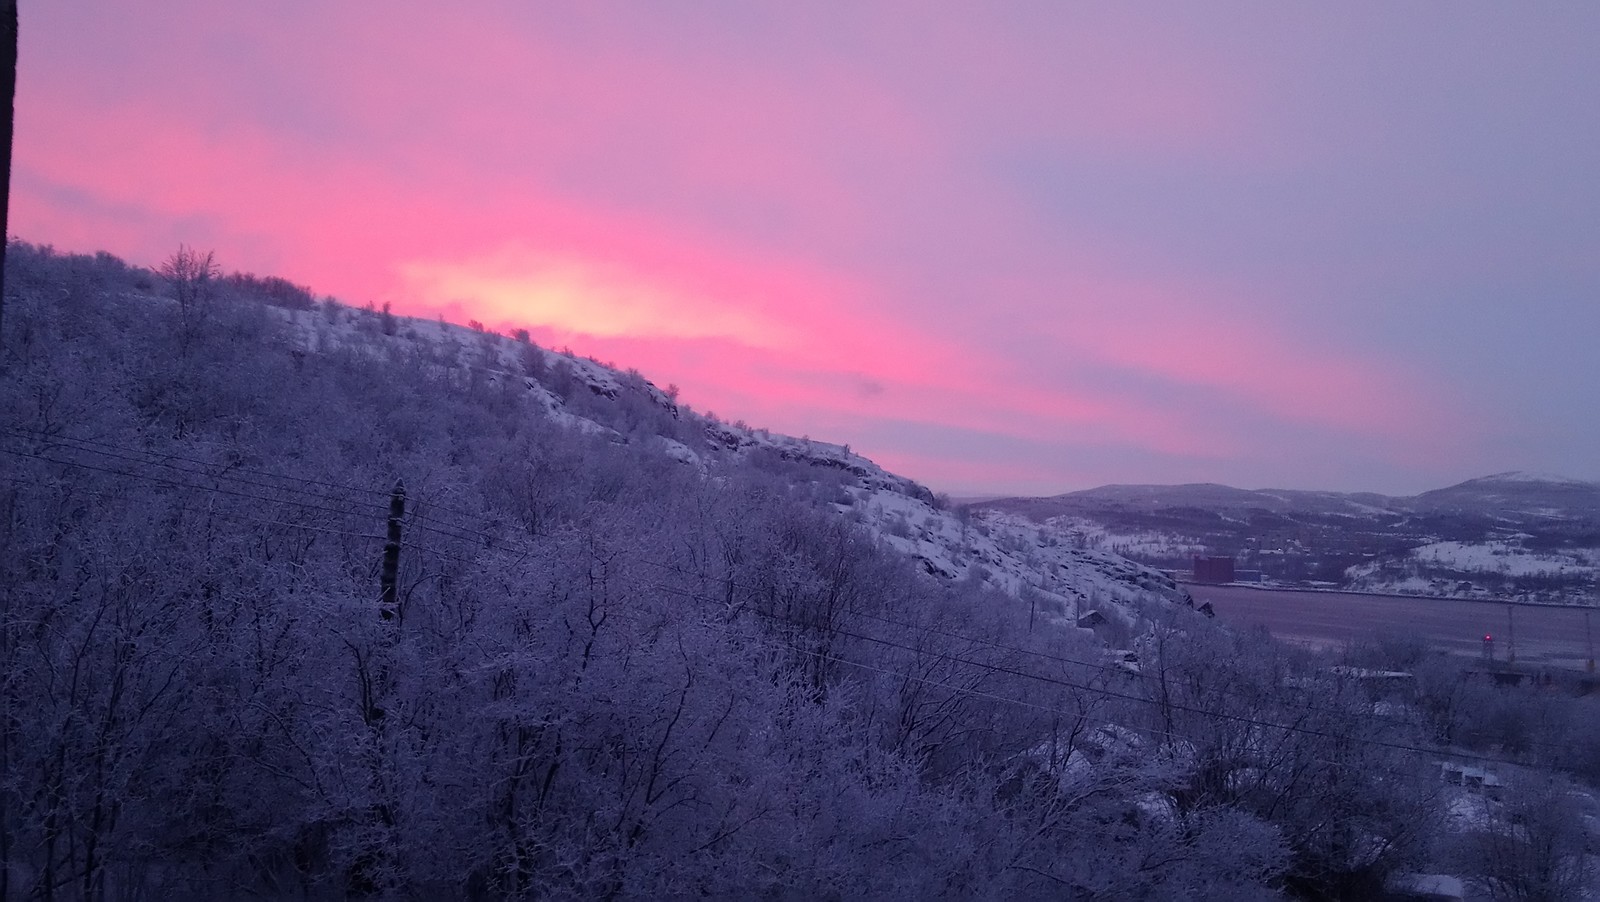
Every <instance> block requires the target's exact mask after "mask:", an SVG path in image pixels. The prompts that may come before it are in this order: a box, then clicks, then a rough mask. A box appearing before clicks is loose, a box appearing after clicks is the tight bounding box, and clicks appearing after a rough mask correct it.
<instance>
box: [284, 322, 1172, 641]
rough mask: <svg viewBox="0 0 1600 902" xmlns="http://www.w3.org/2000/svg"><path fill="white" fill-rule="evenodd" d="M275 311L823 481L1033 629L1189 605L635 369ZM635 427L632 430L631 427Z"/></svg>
mask: <svg viewBox="0 0 1600 902" xmlns="http://www.w3.org/2000/svg"><path fill="white" fill-rule="evenodd" d="M281 312H282V315H284V316H285V317H286V318H287V319H288V320H289V321H290V322H291V323H293V324H294V325H295V327H296V328H297V330H298V331H299V333H300V335H301V336H302V341H303V342H304V344H305V347H306V348H307V350H308V351H311V350H323V349H328V348H333V347H339V348H346V349H359V348H361V347H363V346H366V347H374V346H376V344H381V343H388V344H390V345H402V346H410V347H411V348H413V349H414V350H415V352H416V353H418V354H420V355H422V356H423V357H425V358H426V359H428V360H430V361H432V362H433V363H434V364H435V365H437V366H439V367H444V368H454V369H457V370H459V371H461V372H464V373H469V374H472V376H473V377H475V378H482V379H484V380H487V381H488V382H490V383H494V384H501V385H512V386H516V387H518V388H520V389H522V390H525V391H527V392H529V393H531V394H532V395H533V396H534V397H535V398H537V399H538V400H539V402H540V403H542V404H543V405H544V407H545V409H546V410H547V411H548V412H549V414H550V416H551V417H552V418H553V419H554V420H555V421H557V422H560V423H563V424H565V425H567V426H569V427H571V428H575V429H579V430H582V431H585V432H590V433H595V434H601V435H605V436H608V437H609V438H611V439H612V440H613V441H615V442H619V443H628V442H647V443H650V444H653V445H655V446H658V447H659V449H660V450H661V451H662V452H663V453H665V454H667V455H668V456H670V457H673V458H674V459H676V460H678V461H680V462H681V463H683V464H684V465H686V466H692V467H696V468H698V469H700V470H701V471H702V472H705V473H707V474H711V473H714V472H715V471H716V470H717V469H718V465H719V463H720V464H725V463H729V462H734V461H744V460H748V459H750V458H751V457H754V456H765V457H766V458H768V459H771V460H774V461H781V462H783V463H784V464H786V465H789V466H792V467H795V468H799V470H800V471H805V470H812V471H818V472H821V473H825V474H828V475H829V476H830V478H833V479H836V480H838V481H839V483H840V487H839V488H840V490H839V492H838V493H837V494H836V496H835V497H834V499H833V502H832V507H833V508H834V509H835V510H837V511H838V512H839V513H840V514H842V515H844V516H847V517H849V518H851V519H852V520H854V521H855V522H857V523H859V524H861V525H863V526H865V527H867V528H869V529H871V530H872V531H873V532H874V533H876V534H877V536H878V537H879V538H880V540H881V541H882V542H883V543H884V544H885V545H887V546H888V547H890V548H892V549H894V550H896V551H898V552H901V553H903V554H905V555H907V556H909V557H911V558H913V559H914V560H916V561H917V562H918V564H919V565H920V567H921V569H922V570H924V571H925V572H927V573H928V574H930V575H932V576H935V577H937V578H940V579H944V580H975V581H978V582H981V583H984V584H986V585H988V586H989V587H990V588H993V589H996V590H998V591H1000V592H1002V593H1003V594H1005V595H1008V596H1011V597H1012V598H1015V599H1017V600H1018V601H1019V603H1020V602H1025V603H1027V604H1028V605H1029V606H1030V609H1032V610H1034V611H1035V612H1036V614H1037V616H1038V617H1040V618H1042V619H1044V620H1046V621H1050V622H1055V623H1058V624H1060V625H1062V626H1066V627H1075V626H1076V624H1077V621H1078V619H1079V618H1083V617H1087V616H1088V615H1089V614H1090V612H1092V611H1099V612H1100V613H1101V615H1102V616H1104V617H1105V618H1107V619H1108V620H1109V621H1111V622H1114V623H1117V624H1120V625H1121V626H1122V627H1123V628H1125V629H1133V628H1136V627H1137V625H1138V624H1139V622H1140V621H1141V620H1142V619H1147V618H1148V617H1149V616H1150V615H1151V614H1152V613H1153V612H1155V611H1156V610H1159V609H1160V608H1161V607H1163V606H1165V605H1178V606H1182V607H1192V606H1193V604H1194V602H1193V599H1192V598H1190V596H1189V594H1188V593H1187V592H1186V591H1184V590H1183V589H1182V588H1181V587H1180V586H1178V585H1177V584H1176V583H1175V582H1174V581H1173V580H1172V579H1171V578H1170V577H1169V576H1167V575H1165V574H1163V573H1161V572H1160V571H1158V570H1156V569H1153V568H1151V567H1148V566H1145V565H1143V564H1138V563H1135V562H1133V561H1131V560H1129V559H1127V558H1125V557H1122V556H1120V555H1118V554H1115V553H1112V552H1109V551H1102V550H1089V549H1085V548H1081V547H1076V546H1075V545H1074V543H1070V542H1063V541H1062V540H1061V537H1060V536H1059V535H1058V531H1057V530H1056V529H1055V528H1054V527H1052V526H1048V525H1046V526H1041V525H1039V524H1036V523H1034V522H1032V521H1030V520H1029V519H1028V518H1026V517H1023V516H1018V515H1015V514H1011V513H1007V512H1005V511H1002V510H994V509H978V510H968V509H964V508H960V507H954V506H951V505H948V504H944V503H941V500H940V499H939V498H937V497H936V496H935V494H934V493H933V492H932V491H930V490H929V489H928V488H927V487H926V486H923V485H921V484H919V483H917V482H916V481H914V480H911V479H908V478H906V477H904V476H900V475H898V474H894V473H890V472H889V471H887V470H885V469H883V468H882V467H880V466H878V465H877V464H876V463H873V462H872V461H871V460H869V459H867V458H866V457H863V456H861V455H860V454H856V453H855V452H853V451H852V450H851V449H850V448H849V447H848V446H845V445H839V444H833V443H829V442H822V441H816V440H813V439H810V438H797V437H794V436H789V435H783V434H779V433H774V432H771V431H769V430H766V429H760V428H754V427H751V426H748V425H745V424H743V423H726V422H723V421H721V420H719V419H716V418H713V417H709V416H706V415H703V414H699V413H697V412H695V411H693V410H692V409H691V408H689V407H688V406H686V405H680V404H679V403H677V400H676V398H675V396H674V394H669V393H668V392H665V391H663V390H661V389H660V388H658V387H657V386H656V385H655V384H654V383H652V382H650V381H649V380H647V379H645V378H644V377H643V376H642V375H641V374H639V373H638V372H636V371H626V372H624V371H621V370H619V369H617V368H615V367H613V366H608V365H606V364H603V363H601V362H599V361H597V360H593V359H590V358H587V357H582V356H579V355H576V354H572V353H570V352H564V351H557V350H552V349H548V348H542V347H539V346H538V345H536V344H532V343H530V342H527V341H522V340H518V339H517V338H515V337H511V336H505V335H500V334H497V333H495V332H492V331H481V330H476V329H472V328H466V327H461V326H456V325H453V324H450V323H446V322H443V321H439V320H426V319H416V318H410V317H403V316H397V315H392V314H388V313H384V312H378V311H373V310H370V309H369V310H361V309H354V308H349V307H342V306H325V307H324V308H323V309H318V310H284V311H281ZM639 411H647V412H652V413H654V414H655V415H656V417H657V419H655V420H654V423H655V424H660V423H663V422H665V423H667V424H668V425H669V426H670V428H667V429H666V430H665V431H661V430H659V429H653V428H650V425H651V418H650V417H640V416H639ZM641 419H643V420H644V421H646V428H644V429H640V428H637V426H638V423H639V421H640V420H641ZM626 423H631V424H633V427H634V428H629V427H628V426H627V425H625V424H626Z"/></svg>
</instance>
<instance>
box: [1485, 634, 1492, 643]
mask: <svg viewBox="0 0 1600 902" xmlns="http://www.w3.org/2000/svg"><path fill="white" fill-rule="evenodd" d="M1483 641H1485V642H1493V641H1494V637H1493V636H1490V635H1488V634H1485V635H1484V637H1483Z"/></svg>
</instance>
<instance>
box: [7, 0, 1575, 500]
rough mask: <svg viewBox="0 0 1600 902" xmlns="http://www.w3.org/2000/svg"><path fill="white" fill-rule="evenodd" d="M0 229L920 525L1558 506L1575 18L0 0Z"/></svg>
mask: <svg viewBox="0 0 1600 902" xmlns="http://www.w3.org/2000/svg"><path fill="white" fill-rule="evenodd" d="M21 19H22V21H21V35H22V37H21V40H22V46H21V71H20V73H19V82H18V91H17V131H16V146H15V163H14V170H13V189H12V190H13V196H12V213H11V222H12V232H13V234H15V235H18V236H20V237H22V238H25V239H27V240H30V241H35V242H41V243H52V244H55V245H56V246H57V247H59V248H61V249H63V250H78V251H87V250H97V249H105V250H109V251H112V252H113V253H116V254H119V255H122V256H124V257H127V258H129V259H131V260H133V261H135V262H140V263H145V264H153V263H155V262H158V261H159V260H161V259H162V258H164V257H165V256H166V255H167V254H169V253H170V252H171V251H172V250H173V249H174V248H176V246H177V244H178V242H180V241H182V242H186V243H189V244H192V245H196V246H198V247H201V248H204V249H212V250H214V251H215V252H216V254H217V257H218V259H219V261H220V262H221V263H222V264H223V265H224V266H225V267H226V268H229V269H241V270H248V271H255V272H258V273H263V274H266V273H272V274H278V275H283V276H286V277H288V278H291V279H294V280H295V281H299V282H302V283H306V284H309V285H311V286H312V287H313V288H314V289H316V290H317V291H319V292H323V293H329V294H333V295H335V296H338V297H339V298H341V299H342V300H345V301H347V302H350V303H355V304H365V303H367V302H368V301H375V302H379V303H381V302H384V301H389V302H392V303H393V304H394V305H395V307H396V309H398V310H400V311H402V312H411V313H417V314H427V315H433V314H436V313H440V312H443V313H445V315H447V316H448V317H450V318H452V319H456V320H458V321H464V320H465V319H467V318H468V317H471V318H475V319H479V320H483V321H484V322H486V323H489V324H490V325H491V326H503V327H510V326H527V327H529V328H531V329H532V330H533V331H534V334H535V336H536V337H537V338H539V339H540V340H542V341H543V342H545V343H548V344H554V345H556V346H563V345H565V346H570V347H571V348H572V349H573V350H575V351H579V352H582V353H588V354H593V355H595V356H597V357H599V358H601V359H602V360H609V361H614V362H615V363H617V364H618V365H621V366H624V367H626V366H635V367H638V368H639V369H640V370H642V371H643V372H644V373H645V374H646V375H647V376H649V377H651V378H653V379H654V380H656V381H657V382H658V383H661V384H666V383H669V382H670V383H676V384H677V385H679V386H680V387H681V389H682V391H683V397H684V399H685V400H687V401H688V402H689V403H691V404H693V405H694V406H695V407H697V408H699V409H702V410H705V409H710V410H714V411H715V412H717V413H718V414H719V415H722V416H724V417H725V418H728V419H740V418H742V419H744V420H747V421H749V422H750V423H752V424H755V425H765V426H769V427H771V428H773V429H776V430H781V431H785V432H790V433H794V434H809V435H811V436H812V437H813V438H821V439H827V440H831V441H838V442H848V443H850V444H851V445H852V446H854V447H855V449H856V450H858V451H861V452H862V453H865V454H867V455H868V456H871V457H873V458H874V459H876V460H878V461H879V462H881V463H883V464H884V465H886V466H888V467H890V468H891V469H895V470H897V471H900V472H903V473H905V474H907V475H910V476H913V477H916V478H919V479H921V480H923V481H925V482H928V483H929V484H931V485H933V486H935V487H936V488H940V489H945V490H949V491H952V492H956V493H975V492H986V493H987V492H1019V493H1036V494H1049V493H1055V492H1059V491H1065V490H1070V489H1075V488H1085V487H1089V486H1093V485H1098V484H1102V483H1107V482H1187V481H1215V482H1227V483H1231V484H1234V485H1241V486H1245V487H1262V486H1278V487H1296V488H1334V489H1370V490H1377V491H1388V492H1413V491H1418V490H1422V489H1426V488H1432V487H1437V486H1441V485H1445V484H1448V483H1452V482H1456V481H1459V480H1461V479H1465V478H1468V477H1472V476H1477V475H1482V474H1485V473H1489V472H1494V471H1498V470H1508V469H1529V470H1540V471H1551V472H1556V473H1561V474H1566V475H1570V476H1577V477H1581V478H1587V479H1600V451H1597V449H1600V173H1597V171H1596V170H1597V168H1600V166H1597V164H1600V103H1596V101H1595V97H1596V95H1597V94H1600V6H1596V5H1594V4H1589V3H1581V4H1580V3H1541V4H1537V5H1513V4H1503V3H1493V4H1491V3H1455V4H1448V5H1446V4H1411V3H1394V2H1386V3H1372V4H1359V3H1347V4H1338V5H1334V4H1328V5H1324V6H1321V7H1310V6H1301V5H1287V4H1275V3H1266V2H1260V3H1244V4H1223V3H1207V4H1185V5H1172V4H1163V5H1154V4H1151V5H1144V4H1100V3H1096V4H1083V5H1077V4H1069V3H1064V2H1048V3H997V4H971V3H951V4H936V3H928V2H917V3H906V4H875V3H859V2H849V3H844V2H841V3H804V4H749V3H743V2H737V3H736V2H729V3H674V4H646V3H639V4H628V5H623V4H601V3H571V4H542V3H539V4H535V3H527V2H520V0H519V2H511V0H506V2H463V3H460V4H438V3H427V4H424V3H418V2H409V0H402V2H388V3H382V4H378V3H354V2H352V3H327V2H325V0H280V2H274V3H271V4H218V3H215V2H200V0H168V2H161V3H157V4H129V3H114V2H110V0H101V2H87V0H49V2H39V0H35V2H29V0H23V2H22V10H21Z"/></svg>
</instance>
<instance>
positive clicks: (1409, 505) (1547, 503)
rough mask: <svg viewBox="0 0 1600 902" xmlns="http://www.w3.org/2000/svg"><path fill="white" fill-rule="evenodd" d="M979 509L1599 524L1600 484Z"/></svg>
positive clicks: (1511, 478) (1144, 497) (1126, 494)
mask: <svg viewBox="0 0 1600 902" xmlns="http://www.w3.org/2000/svg"><path fill="white" fill-rule="evenodd" d="M978 506H981V507H985V508H996V509H1001V510H1009V511H1013V512H1015V513H1020V514H1025V515H1029V516H1035V515H1040V514H1042V515H1044V516H1058V515H1060V514H1063V513H1070V512H1073V511H1079V510H1083V509H1084V508H1086V507H1088V508H1102V509H1113V510H1118V509H1119V510H1126V511H1158V510H1172V509H1181V508H1196V509H1200V510H1208V511H1217V512H1222V511H1246V510H1260V511H1272V512H1276V513H1289V512H1298V513H1315V514H1324V515H1327V514H1349V515H1358V516H1368V515H1371V514H1374V513H1380V512H1388V513H1395V514H1405V513H1411V512H1415V511H1458V512H1459V511H1471V512H1478V513H1488V512H1494V513H1513V514H1516V513H1522V514H1536V515H1539V516H1571V517H1591V516H1600V483H1596V482H1585V481H1583V480H1580V479H1569V478H1567V477H1563V476H1552V475H1544V474H1535V473H1526V472H1521V471H1512V472H1507V473H1496V474H1494V475H1492V476H1482V477H1479V478H1477V479H1469V480H1467V481H1466V482H1462V483H1459V484H1457V485H1453V486H1449V487H1447V488H1442V489H1433V490H1431V491H1427V492H1423V493H1421V494H1419V495H1414V496H1392V495H1382V494H1378V493H1376V492H1326V491H1311V490H1305V489H1238V488H1234V487H1233V486H1227V485H1220V484H1218V483H1213V482H1201V483H1184V484H1180V485H1103V486H1100V487H1098V488H1093V489H1084V490H1082V491H1077V492H1066V493H1063V494H1060V495H1051V496H1048V497H1042V498H1028V497H1012V498H995V499H991V500H986V501H982V502H978Z"/></svg>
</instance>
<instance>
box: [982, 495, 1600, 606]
mask: <svg viewBox="0 0 1600 902" xmlns="http://www.w3.org/2000/svg"><path fill="white" fill-rule="evenodd" d="M980 506H981V507H983V508H986V509H989V510H994V511H1002V512H1006V513H1009V514H1012V515H1016V516H1019V517H1022V518H1025V519H1027V520H1029V521H1030V522H1033V523H1036V524H1038V525H1039V526H1040V527H1041V528H1042V529H1044V530H1045V531H1047V532H1050V533H1053V534H1055V535H1056V536H1058V537H1060V539H1061V540H1062V541H1064V542H1066V543H1068V544H1071V545H1074V546H1076V547H1085V548H1098V549H1104V550H1109V551H1113V552H1117V553H1120V554H1125V555H1128V556H1130V557H1133V558H1135V559H1137V560H1140V561H1142V562H1144V563H1147V564H1152V565H1155V566H1159V567H1166V568H1174V569H1184V568H1186V567H1187V566H1188V562H1189V560H1190V558H1191V557H1192V556H1193V555H1195V554H1223V555H1230V556H1232V557H1234V558H1235V559H1236V561H1237V562H1238V566H1239V567H1240V568H1241V569H1245V570H1248V571H1259V572H1260V573H1261V574H1262V576H1263V578H1264V579H1266V580H1267V581H1269V582H1279V583H1285V584H1296V583H1303V582H1316V583H1318V584H1323V585H1340V586H1343V587H1346V588H1350V589H1356V590H1362V591H1373V592H1394V593H1399V594H1419V595H1441V596H1452V597H1469V598H1493V599H1522V600H1528V601H1546V602H1561V603H1575V604H1593V603H1596V597H1597V595H1596V593H1597V588H1596V587H1597V574H1600V483H1594V482H1586V481H1583V480H1578V479H1571V478H1567V477H1562V476H1553V475H1545V474H1536V473H1526V472H1508V473H1498V474H1494V475H1491V476H1484V477H1480V478H1477V479H1470V480H1467V481H1465V482H1462V483H1460V484H1458V485H1453V486H1449V487H1447V488H1442V489H1435V490H1433V491H1429V492H1423V493H1421V494H1419V495H1415V496H1408V497H1395V496H1386V495H1380V494H1376V493H1344V492H1315V491H1301V490H1288V489H1258V490H1249V489H1237V488H1233V487H1231V486H1224V485H1215V484H1191V485H1173V486H1162V485H1110V486H1102V487H1100V488H1095V489H1088V490H1086V491H1080V492H1070V493H1066V494H1062V495H1054V496H1050V497H1046V498H1002V499H995V500H990V501H985V502H983V503H982V504H981V505H980Z"/></svg>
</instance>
